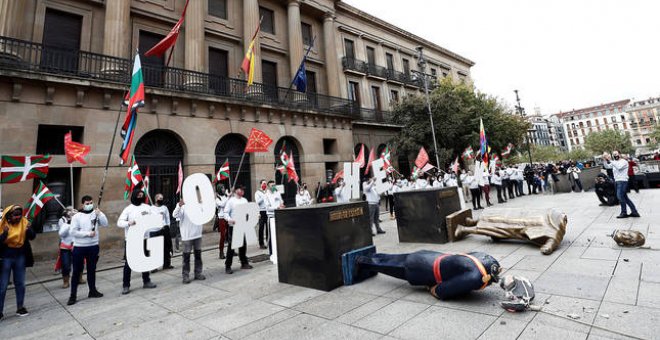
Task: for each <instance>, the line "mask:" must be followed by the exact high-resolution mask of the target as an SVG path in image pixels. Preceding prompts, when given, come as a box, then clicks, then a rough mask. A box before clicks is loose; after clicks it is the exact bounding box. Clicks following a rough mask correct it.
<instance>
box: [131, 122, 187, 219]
mask: <svg viewBox="0 0 660 340" xmlns="http://www.w3.org/2000/svg"><path fill="white" fill-rule="evenodd" d="M183 154H184V150H183V145H182V144H181V142H180V140H179V137H178V136H177V135H176V134H175V133H174V132H172V131H168V130H152V131H149V132H147V133H146V134H145V135H144V136H142V138H140V140H138V142H137V144H136V145H135V161H136V162H137V164H138V165H139V166H140V172H142V175H143V176H145V175H146V174H147V171H148V172H149V194H150V195H151V198H154V195H155V194H157V193H161V194H163V198H164V200H165V202H164V203H165V205H167V207H168V208H169V209H170V211H172V210H174V205H175V204H176V203H177V202H178V200H179V199H178V197H177V194H176V189H177V187H178V184H179V182H178V181H179V179H178V174H179V162H181V163H183ZM182 165H183V164H182Z"/></svg>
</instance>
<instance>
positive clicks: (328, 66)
mask: <svg viewBox="0 0 660 340" xmlns="http://www.w3.org/2000/svg"><path fill="white" fill-rule="evenodd" d="M336 39H337V38H336V37H335V16H334V13H332V12H327V13H325V16H324V17H323V43H324V46H323V47H324V50H325V72H326V73H327V77H326V78H328V95H330V96H333V97H339V96H340V89H341V87H340V85H339V78H340V74H339V58H340V57H339V56H338V55H337V46H336Z"/></svg>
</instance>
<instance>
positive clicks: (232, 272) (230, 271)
mask: <svg viewBox="0 0 660 340" xmlns="http://www.w3.org/2000/svg"><path fill="white" fill-rule="evenodd" d="M225 274H234V271H233V270H231V268H225Z"/></svg>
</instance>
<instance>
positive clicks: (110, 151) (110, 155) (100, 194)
mask: <svg viewBox="0 0 660 340" xmlns="http://www.w3.org/2000/svg"><path fill="white" fill-rule="evenodd" d="M128 91H130V90H127V91H125V92H124V96H123V98H126V95H127V94H128ZM122 100H123V99H122ZM123 108H124V104H123V101H122V105H120V107H119V110H118V111H117V121H116V122H115V132H113V133H112V141H111V142H110V150H109V151H108V158H107V159H106V161H105V168H104V169H103V179H102V180H101V191H100V192H99V201H98V203H97V205H96V206H97V208H99V209H100V208H101V201H102V200H103V189H104V188H105V180H106V178H107V177H108V167H110V157H112V148H113V147H114V145H115V138H116V137H117V128H119V118H120V117H121V111H122V109H123ZM73 206H75V205H73Z"/></svg>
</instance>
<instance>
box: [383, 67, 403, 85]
mask: <svg viewBox="0 0 660 340" xmlns="http://www.w3.org/2000/svg"><path fill="white" fill-rule="evenodd" d="M406 79H407V77H406V74H405V73H403V72H399V71H395V70H392V69H390V70H387V80H388V81H393V82H397V83H404V82H405V81H406Z"/></svg>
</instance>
